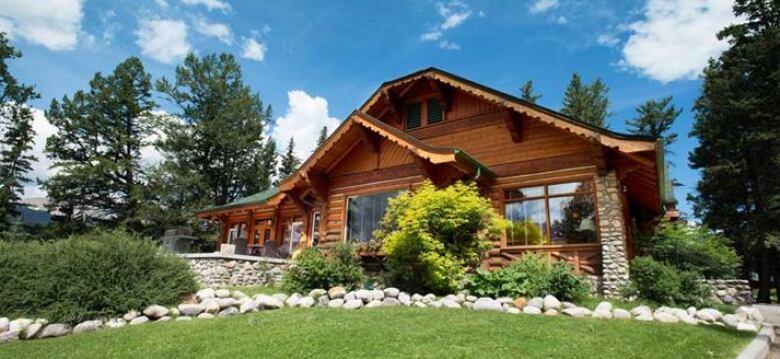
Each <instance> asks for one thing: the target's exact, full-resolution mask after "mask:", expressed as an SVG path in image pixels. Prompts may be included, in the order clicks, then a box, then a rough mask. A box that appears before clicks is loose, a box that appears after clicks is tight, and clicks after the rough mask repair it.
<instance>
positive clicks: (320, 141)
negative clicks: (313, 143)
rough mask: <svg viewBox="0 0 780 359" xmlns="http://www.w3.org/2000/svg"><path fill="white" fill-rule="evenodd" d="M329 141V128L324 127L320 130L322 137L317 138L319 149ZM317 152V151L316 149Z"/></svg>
mask: <svg viewBox="0 0 780 359" xmlns="http://www.w3.org/2000/svg"><path fill="white" fill-rule="evenodd" d="M327 139H328V126H322V129H321V130H320V137H318V138H317V148H320V146H322V144H323V143H325V141H326V140H327ZM315 151H316V149H315Z"/></svg>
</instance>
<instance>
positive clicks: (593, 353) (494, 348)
mask: <svg viewBox="0 0 780 359" xmlns="http://www.w3.org/2000/svg"><path fill="white" fill-rule="evenodd" d="M751 338H752V335H749V334H742V333H736V332H734V331H731V330H725V329H722V328H716V327H703V326H689V325H684V324H672V325H670V324H661V323H644V322H636V321H618V320H609V321H606V320H597V319H574V318H569V317H562V316H558V317H534V316H527V315H511V314H506V313H494V312H478V311H473V310H457V309H449V310H448V309H432V308H425V309H417V308H403V307H396V308H381V309H362V310H358V311H347V310H338V309H284V310H279V311H264V312H260V313H256V314H251V315H244V316H237V317H232V318H227V319H223V318H219V319H211V320H196V321H191V322H166V323H149V324H145V325H141V326H137V327H129V328H123V329H111V330H102V331H98V332H92V333H85V334H78V335H71V336H67V337H62V338H55V339H43V340H35V341H30V342H14V343H10V344H6V345H0V358H89V357H93V358H188V359H189V358H240V357H252V358H262V357H266V358H356V357H396V358H408V357H413V358H415V357H417V358H420V357H422V358H439V357H446V358H461V357H469V358H471V357H489V358H509V357H513V358H518V357H519V358H575V357H576V358H733V357H735V356H736V354H737V353H739V352H740V351H741V350H742V349H743V348H744V347H745V346H746V345H747V343H748V342H749V341H750V339H751Z"/></svg>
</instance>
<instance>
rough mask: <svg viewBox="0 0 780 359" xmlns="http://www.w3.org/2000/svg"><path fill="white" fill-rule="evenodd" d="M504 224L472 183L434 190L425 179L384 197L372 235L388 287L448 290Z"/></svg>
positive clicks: (461, 276)
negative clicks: (384, 206) (382, 210)
mask: <svg viewBox="0 0 780 359" xmlns="http://www.w3.org/2000/svg"><path fill="white" fill-rule="evenodd" d="M506 226H507V224H506V221H504V220H503V219H501V218H500V217H499V216H498V214H497V213H496V212H495V210H493V207H492V206H491V204H490V200H488V199H487V198H484V197H481V196H480V195H479V192H478V191H477V187H476V185H474V184H464V183H461V182H457V183H455V184H453V185H451V186H449V187H447V188H445V189H437V188H436V187H435V186H434V185H433V184H432V183H431V182H430V181H426V182H425V183H423V185H422V186H421V187H420V188H418V189H417V190H416V191H414V192H405V193H401V194H400V195H398V197H396V198H394V199H390V201H389V204H388V208H387V212H386V213H385V217H384V218H383V219H382V222H381V225H380V229H379V230H378V231H376V232H375V233H374V236H375V237H376V238H377V239H378V240H380V241H382V243H383V248H384V251H385V253H386V254H387V256H386V258H385V264H386V266H387V269H388V271H389V277H390V278H389V280H390V282H392V283H393V284H394V285H396V286H398V287H401V288H405V289H407V290H412V291H433V292H452V291H454V290H455V289H456V288H457V287H458V286H459V284H460V282H461V281H462V280H463V278H464V276H465V272H466V270H468V269H469V268H476V267H477V266H478V265H479V261H480V257H481V254H482V253H483V252H484V251H485V250H486V249H487V248H488V247H489V246H490V243H492V242H494V241H498V240H499V239H500V237H501V233H502V232H503V230H504V229H505V228H506Z"/></svg>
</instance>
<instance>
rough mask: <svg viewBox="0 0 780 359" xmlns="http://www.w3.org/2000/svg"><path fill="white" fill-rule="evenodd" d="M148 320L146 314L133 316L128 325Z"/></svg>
mask: <svg viewBox="0 0 780 359" xmlns="http://www.w3.org/2000/svg"><path fill="white" fill-rule="evenodd" d="M148 321H149V318H147V317H146V316H143V315H142V316H140V317H135V318H133V320H131V321H130V325H139V324H144V323H146V322H148Z"/></svg>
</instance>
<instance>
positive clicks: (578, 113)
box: [561, 72, 612, 128]
mask: <svg viewBox="0 0 780 359" xmlns="http://www.w3.org/2000/svg"><path fill="white" fill-rule="evenodd" d="M608 94H609V87H607V85H606V84H604V82H602V81H601V79H596V81H594V82H593V83H592V84H590V85H586V84H584V83H582V78H580V74H578V73H576V72H575V73H573V74H572V75H571V81H570V82H569V86H568V87H567V88H566V92H565V93H564V96H563V107H561V113H563V114H564V115H568V116H570V117H572V118H574V119H577V120H580V121H582V122H585V123H589V124H591V125H594V126H598V127H604V128H607V127H609V126H608V125H607V118H609V117H610V116H612V113H611V112H609V98H608V97H607V96H608Z"/></svg>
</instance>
